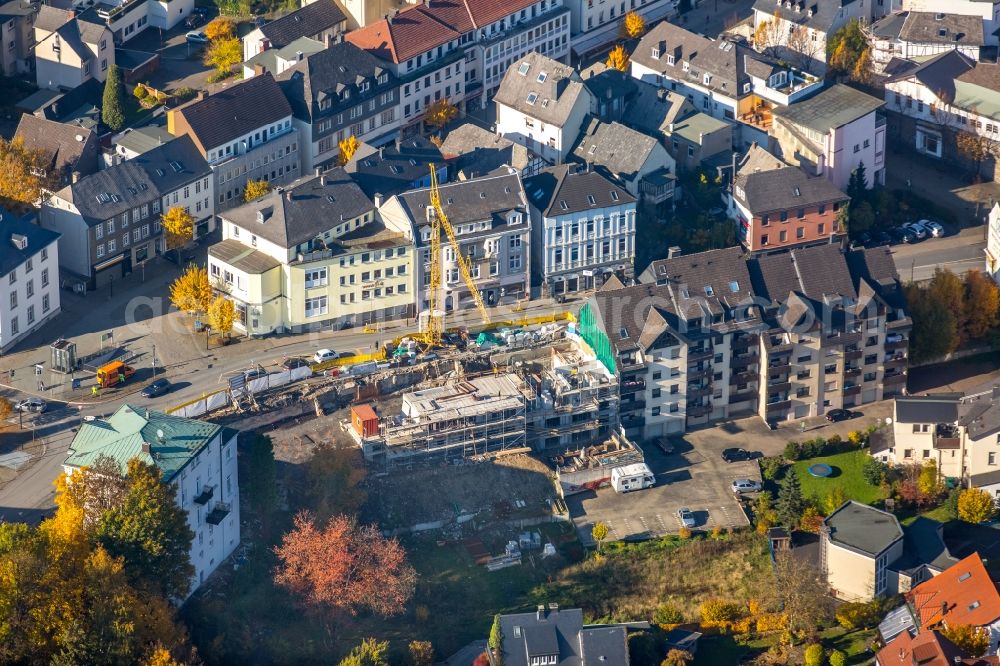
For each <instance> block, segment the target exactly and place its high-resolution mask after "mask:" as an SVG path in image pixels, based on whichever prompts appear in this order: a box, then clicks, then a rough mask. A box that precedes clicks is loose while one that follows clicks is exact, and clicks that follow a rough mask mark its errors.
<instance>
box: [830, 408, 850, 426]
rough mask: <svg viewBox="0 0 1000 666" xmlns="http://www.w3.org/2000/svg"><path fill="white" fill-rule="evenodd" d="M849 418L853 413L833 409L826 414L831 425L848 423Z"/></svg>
mask: <svg viewBox="0 0 1000 666" xmlns="http://www.w3.org/2000/svg"><path fill="white" fill-rule="evenodd" d="M849 418H851V413H850V412H849V411H847V410H846V409H831V410H830V411H828V412H827V413H826V420H827V421H829V422H830V423H836V422H837V421H846V420H847V419H849Z"/></svg>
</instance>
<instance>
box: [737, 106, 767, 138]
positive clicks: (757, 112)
mask: <svg viewBox="0 0 1000 666" xmlns="http://www.w3.org/2000/svg"><path fill="white" fill-rule="evenodd" d="M740 122H744V123H746V124H747V125H752V126H754V127H756V128H757V129H759V130H762V131H764V132H767V131H769V130H770V129H771V125H772V124H773V123H774V115H773V114H772V113H771V104H770V103H769V102H765V101H764V100H758V101H757V104H756V105H755V106H754V107H753V108H751V110H750V112H749V113H741V114H740Z"/></svg>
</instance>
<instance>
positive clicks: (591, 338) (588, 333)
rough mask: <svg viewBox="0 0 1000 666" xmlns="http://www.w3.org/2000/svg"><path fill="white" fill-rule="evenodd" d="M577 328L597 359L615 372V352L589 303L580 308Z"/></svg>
mask: <svg viewBox="0 0 1000 666" xmlns="http://www.w3.org/2000/svg"><path fill="white" fill-rule="evenodd" d="M577 329H578V330H579V331H580V337H581V338H583V341H584V342H586V343H587V344H588V345H590V348H591V349H593V350H594V354H596V355H597V360H598V361H600V362H601V363H603V364H604V367H605V368H607V369H608V372H610V373H611V374H615V371H616V370H615V353H614V351H613V350H612V349H611V341H610V340H608V336H606V335H605V334H604V331H602V330H601V327H600V326H599V325H598V323H597V321H596V317H594V312H593V311H592V310H591V309H590V303H587V304H586V305H584V306H583V307H582V308H581V309H580V317H579V322H578V323H577Z"/></svg>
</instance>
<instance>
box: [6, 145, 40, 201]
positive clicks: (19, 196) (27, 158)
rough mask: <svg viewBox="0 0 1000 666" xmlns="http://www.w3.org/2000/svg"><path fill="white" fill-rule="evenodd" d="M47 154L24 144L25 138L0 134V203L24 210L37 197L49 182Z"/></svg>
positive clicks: (36, 199) (37, 198)
mask: <svg viewBox="0 0 1000 666" xmlns="http://www.w3.org/2000/svg"><path fill="white" fill-rule="evenodd" d="M44 162H45V156H44V155H43V153H42V152H41V151H39V150H32V149H31V148H28V147H27V146H25V145H24V139H22V138H21V137H14V138H13V139H11V140H10V141H7V140H6V139H3V138H0V203H2V204H3V205H4V206H7V207H9V208H11V209H15V210H18V211H23V210H25V209H27V208H28V207H29V206H31V205H32V204H33V203H35V202H36V201H38V200H39V199H40V198H41V196H42V188H45V187H47V186H49V183H48V182H47V180H46V178H44V177H42V176H41V175H39V174H41V173H44V172H43V170H42V167H43V165H44Z"/></svg>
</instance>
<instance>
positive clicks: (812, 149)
mask: <svg viewBox="0 0 1000 666" xmlns="http://www.w3.org/2000/svg"><path fill="white" fill-rule="evenodd" d="M884 104H885V103H884V102H883V101H882V100H880V99H878V98H877V97H872V96H871V95H868V94H866V93H863V92H861V91H860V90H855V89H854V88H850V87H848V86H845V85H843V84H836V85H833V86H831V87H829V88H826V89H824V90H822V91H821V92H819V93H817V94H815V95H813V96H811V97H809V98H807V99H804V100H801V101H798V102H796V103H794V104H790V105H789V106H787V107H781V108H776V109H775V110H774V112H773V114H774V124H773V127H772V129H771V135H772V136H773V137H774V139H775V140H776V141H777V144H778V150H779V151H780V155H781V157H782V158H783V159H784V160H785V161H786V162H788V163H789V164H793V165H796V166H798V167H800V168H802V169H804V170H806V171H807V172H809V173H810V174H813V175H817V176H823V177H824V178H826V179H827V180H829V181H830V182H831V183H833V184H834V186H836V187H837V188H839V189H841V190H846V189H847V183H848V181H849V180H850V178H851V173H853V172H854V171H855V170H856V169H857V168H858V167H859V166H861V165H864V168H865V185H866V186H867V187H869V188H871V187H874V186H875V185H884V184H885V150H886V144H885V142H886V119H885V116H884V115H883V114H882V113H881V108H882V107H883V106H884Z"/></svg>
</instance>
